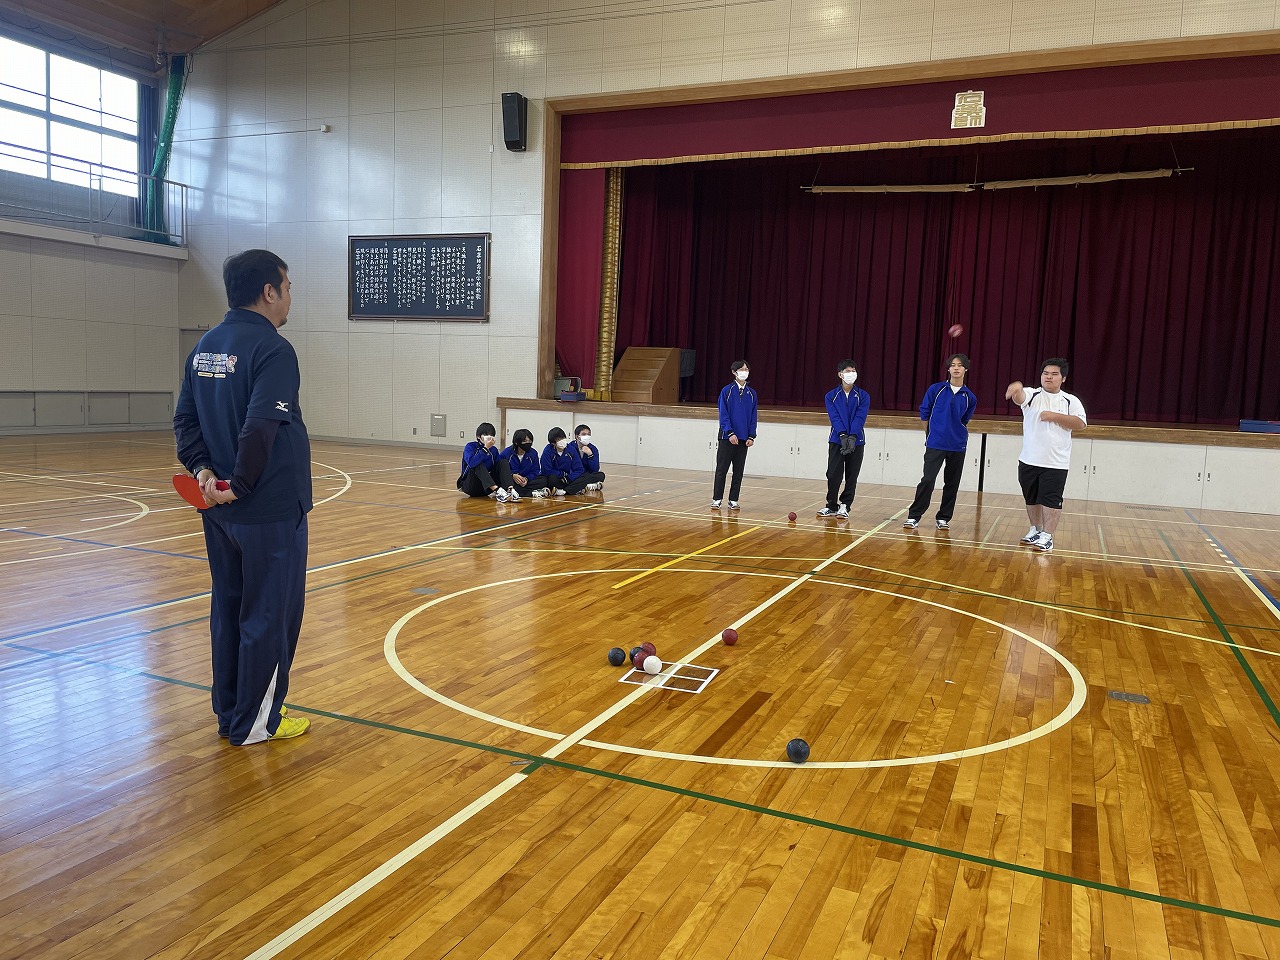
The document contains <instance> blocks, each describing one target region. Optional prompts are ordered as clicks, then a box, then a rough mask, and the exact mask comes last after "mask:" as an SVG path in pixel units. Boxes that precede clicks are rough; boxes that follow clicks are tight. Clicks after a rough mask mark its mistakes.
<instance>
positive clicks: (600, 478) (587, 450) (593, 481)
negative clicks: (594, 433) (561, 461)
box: [569, 423, 604, 491]
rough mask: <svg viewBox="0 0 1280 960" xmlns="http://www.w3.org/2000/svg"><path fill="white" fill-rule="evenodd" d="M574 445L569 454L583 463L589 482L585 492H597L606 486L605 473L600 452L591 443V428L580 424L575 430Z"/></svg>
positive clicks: (571, 446) (584, 475)
mask: <svg viewBox="0 0 1280 960" xmlns="http://www.w3.org/2000/svg"><path fill="white" fill-rule="evenodd" d="M573 441H574V442H573V443H571V444H569V452H570V453H572V454H573V455H574V456H575V457H577V458H578V459H579V460H580V461H581V462H582V475H583V478H584V479H585V480H586V481H587V485H586V486H585V487H583V489H584V490H588V491H595V490H599V489H601V488H602V487H603V486H604V472H603V471H602V470H601V469H600V451H599V450H597V449H596V445H595V444H594V443H592V442H591V428H590V427H588V426H587V425H586V424H585V423H580V424H578V425H577V426H576V427H574V428H573Z"/></svg>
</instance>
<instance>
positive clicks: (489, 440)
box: [476, 437, 493, 444]
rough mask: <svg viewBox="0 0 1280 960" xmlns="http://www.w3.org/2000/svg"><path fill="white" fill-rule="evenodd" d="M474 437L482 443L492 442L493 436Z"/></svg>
mask: <svg viewBox="0 0 1280 960" xmlns="http://www.w3.org/2000/svg"><path fill="white" fill-rule="evenodd" d="M476 439H477V440H479V441H480V442H481V443H483V444H490V443H493V437H476Z"/></svg>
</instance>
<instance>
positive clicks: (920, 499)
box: [902, 353, 978, 530]
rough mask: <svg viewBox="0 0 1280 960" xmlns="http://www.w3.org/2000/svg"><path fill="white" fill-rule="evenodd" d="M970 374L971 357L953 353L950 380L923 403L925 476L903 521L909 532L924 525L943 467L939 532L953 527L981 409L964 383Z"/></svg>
mask: <svg viewBox="0 0 1280 960" xmlns="http://www.w3.org/2000/svg"><path fill="white" fill-rule="evenodd" d="M968 372H969V358H968V357H966V356H965V355H964V354H963V353H953V354H952V355H951V356H949V357H947V379H946V380H944V381H942V383H935V384H933V386H931V387H929V389H928V390H926V391H925V392H924V399H923V400H921V401H920V419H921V420H923V421H924V422H925V424H926V426H925V431H924V476H923V477H922V478H921V480H920V485H919V486H918V487H916V498H915V500H913V501H912V502H911V506H910V507H908V508H907V519H906V520H904V521H902V526H903V527H905V528H906V529H907V530H914V529H915V528H916V527H918V526H920V518H921V517H922V516H924V512H925V511H926V510H928V509H929V498H930V497H932V496H933V485H934V483H935V481H937V479H938V469H939V468H940V467H941V468H943V471H942V503H940V504H939V505H938V514H937V520H936V521H935V522H936V523H937V526H938V529H939V530H946V529H947V528H948V527H950V526H951V517H952V515H953V514H954V513H955V509H956V494H957V493H959V492H960V476H961V474H963V473H964V453H965V448H966V447H968V445H969V420H970V419H971V418H972V417H973V412H974V411H975V410H977V409H978V398H977V397H975V396H974V395H973V391H972V390H970V389H969V388H968V387H967V386H965V383H964V378H965V375H966V374H967V373H968ZM944 464H945V467H944Z"/></svg>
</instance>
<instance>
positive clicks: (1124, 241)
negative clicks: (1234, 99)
mask: <svg viewBox="0 0 1280 960" xmlns="http://www.w3.org/2000/svg"><path fill="white" fill-rule="evenodd" d="M1176 149H1177V152H1178V158H1179V160H1180V161H1181V163H1182V164H1183V165H1185V166H1188V167H1194V168H1195V169H1194V171H1193V172H1190V173H1186V174H1183V175H1182V176H1179V177H1175V178H1172V179H1161V180H1131V181H1121V182H1116V183H1110V184H1095V185H1088V186H1075V187H1071V186H1067V187H1048V188H1039V189H1016V190H1005V191H978V192H974V193H966V194H841V195H823V196H816V195H813V194H809V193H805V192H802V191H801V190H800V186H801V185H802V184H809V183H812V182H813V181H814V180H815V178H816V179H817V181H818V182H820V183H886V182H889V183H930V182H932V183H950V182H966V181H969V180H973V179H978V180H994V179H1010V178H1022V177H1042V176H1061V175H1066V174H1078V173H1090V172H1111V171H1116V170H1140V169H1148V168H1153V167H1158V166H1170V165H1172V164H1173V161H1172V154H1171V143H1170V141H1169V140H1167V139H1164V138H1126V139H1123V140H1121V139H1117V140H1104V141H1068V142H1053V143H1041V144H1034V145H1028V144H1004V145H988V146H985V147H983V148H982V149H981V153H980V154H978V153H976V152H975V150H974V148H967V149H962V148H939V149H932V150H910V151H894V152H893V153H884V154H859V155H846V156H841V157H837V158H832V157H827V158H825V159H823V158H788V159H783V160H776V161H765V160H748V161H728V162H719V163H707V164H688V165H682V166H672V167H653V168H642V169H636V170H629V171H627V181H626V191H625V203H624V217H625V219H624V234H623V237H624V242H623V256H622V261H623V262H622V278H621V296H620V304H619V330H618V341H617V346H618V351H619V354H621V352H622V350H624V349H625V348H626V347H627V346H630V345H633V344H638V345H661V346H679V347H692V348H694V349H695V350H697V351H698V370H697V373H696V375H695V377H694V378H693V382H692V385H691V389H690V391H689V399H692V400H695V401H700V402H711V401H713V400H714V399H715V396H716V392H717V391H718V389H719V388H720V387H721V386H722V385H723V383H725V382H727V378H728V366H729V363H730V362H731V361H732V360H734V359H737V358H745V359H747V360H748V361H749V362H750V363H751V365H752V382H753V383H754V385H755V387H756V388H757V390H759V392H760V395H761V400H762V402H764V403H768V404H774V405H806V406H814V405H819V404H820V403H821V397H822V395H823V393H825V392H826V390H828V389H830V387H831V386H832V385H833V384H834V383H835V380H836V375H835V369H836V363H837V361H839V360H840V359H842V358H843V357H846V356H851V357H853V358H854V359H855V361H856V362H857V363H858V364H859V370H860V371H861V376H860V378H859V385H861V386H865V387H866V389H868V390H869V391H870V392H871V395H872V399H873V402H874V403H875V406H876V408H878V409H881V410H912V409H915V408H916V406H917V405H918V404H919V400H920V393H921V391H922V390H923V389H924V387H925V386H926V385H927V384H929V383H931V382H935V381H936V380H938V379H940V378H941V376H942V364H943V360H944V359H945V357H946V355H947V354H948V353H950V352H952V351H953V350H959V351H963V352H966V353H968V354H970V356H971V357H972V359H973V370H972V373H971V385H972V386H973V388H974V390H975V392H977V394H978V397H979V400H980V402H981V408H980V409H981V412H983V413H987V414H991V413H999V414H1007V413H1009V412H1011V408H1010V406H1009V404H1007V403H1006V402H1005V400H1004V399H1003V393H1004V387H1005V385H1006V384H1007V383H1008V381H1009V380H1011V379H1015V378H1016V379H1023V380H1028V379H1029V380H1031V381H1032V382H1034V381H1035V380H1036V377H1037V373H1038V365H1039V362H1040V361H1041V360H1042V359H1044V358H1046V357H1050V356H1057V355H1061V356H1065V357H1067V358H1068V359H1069V360H1071V362H1072V370H1071V375H1070V377H1069V381H1068V387H1067V389H1069V390H1071V391H1073V392H1075V393H1078V394H1079V395H1080V397H1081V398H1082V400H1083V401H1084V402H1085V405H1086V407H1087V409H1088V410H1089V413H1090V416H1091V417H1092V418H1094V419H1099V420H1143V421H1164V422H1183V423H1204V424H1231V423H1234V422H1235V421H1237V420H1239V419H1241V418H1261V419H1275V418H1277V417H1280V378H1276V377H1274V376H1271V377H1267V376H1264V373H1265V367H1264V362H1265V360H1266V358H1267V355H1268V353H1270V354H1271V355H1273V356H1274V354H1275V350H1276V337H1277V335H1276V333H1275V332H1274V331H1275V330H1277V329H1280V227H1278V226H1277V225H1278V224H1280V187H1278V186H1277V178H1276V177H1275V176H1274V171H1275V170H1276V169H1280V132H1276V131H1270V130H1264V131H1253V132H1246V133H1234V132H1233V133H1221V134H1202V135H1187V136H1184V137H1180V138H1178V139H1177V140H1176ZM975 171H976V172H975ZM953 323H960V324H961V325H963V326H964V328H965V332H964V334H963V335H962V336H961V337H960V338H959V339H958V340H955V341H953V340H951V339H950V338H949V337H948V336H947V335H946V333H945V331H946V330H947V328H948V327H950V326H951V324H953Z"/></svg>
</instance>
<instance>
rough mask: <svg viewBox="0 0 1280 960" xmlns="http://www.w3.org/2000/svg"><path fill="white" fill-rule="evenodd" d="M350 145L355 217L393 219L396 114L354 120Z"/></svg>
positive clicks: (349, 169)
mask: <svg viewBox="0 0 1280 960" xmlns="http://www.w3.org/2000/svg"><path fill="white" fill-rule="evenodd" d="M350 144H351V146H350V154H349V160H348V163H347V177H348V196H349V198H350V200H349V202H350V205H351V210H350V214H351V217H352V218H353V219H354V218H356V217H359V218H360V219H362V220H372V219H380V218H381V219H387V220H390V219H391V217H392V216H394V213H393V208H394V200H395V114H393V113H375V114H371V115H369V116H365V117H352V118H351V140H350Z"/></svg>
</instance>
